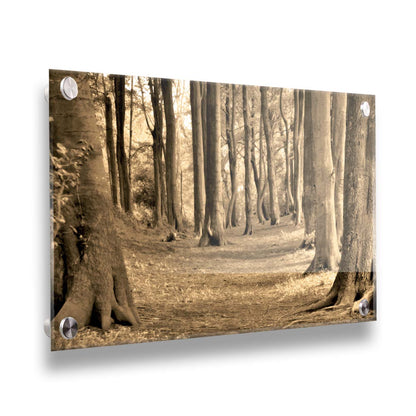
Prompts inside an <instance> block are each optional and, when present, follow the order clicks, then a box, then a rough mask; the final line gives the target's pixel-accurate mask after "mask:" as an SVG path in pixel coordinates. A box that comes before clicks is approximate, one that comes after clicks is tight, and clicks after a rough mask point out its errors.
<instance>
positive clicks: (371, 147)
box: [307, 94, 375, 312]
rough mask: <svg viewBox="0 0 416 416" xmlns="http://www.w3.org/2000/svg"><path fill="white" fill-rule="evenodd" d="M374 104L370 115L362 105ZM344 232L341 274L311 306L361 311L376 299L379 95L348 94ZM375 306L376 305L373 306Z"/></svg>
mask: <svg viewBox="0 0 416 416" xmlns="http://www.w3.org/2000/svg"><path fill="white" fill-rule="evenodd" d="M364 101H367V102H368V103H369V104H370V111H371V112H370V116H369V117H368V118H367V117H365V116H363V115H362V114H361V110H360V105H361V103H362V102H364ZM345 162H346V163H345V174H344V179H345V182H344V183H345V186H344V235H343V245H342V256H341V263H340V267H339V271H338V274H337V276H336V278H335V281H334V284H333V286H332V288H331V290H330V291H329V293H328V295H327V297H326V298H325V299H323V300H321V301H318V302H316V303H314V304H313V305H311V306H310V307H308V309H307V310H315V309H319V308H324V307H327V306H331V305H340V306H345V307H347V308H350V307H351V308H352V311H353V312H357V311H358V310H359V304H360V301H361V300H362V299H366V300H367V301H368V302H370V305H371V303H372V300H373V294H374V284H375V250H374V243H375V235H374V234H375V232H374V231H375V230H374V210H375V206H374V204H375V97H374V96H369V95H367V96H365V95H357V94H348V98H347V127H346V142H345ZM373 309H374V307H373Z"/></svg>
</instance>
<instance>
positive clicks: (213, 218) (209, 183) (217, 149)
mask: <svg viewBox="0 0 416 416" xmlns="http://www.w3.org/2000/svg"><path fill="white" fill-rule="evenodd" d="M220 107H221V103H220V85H219V84H217V83H207V84H206V127H207V132H206V153H205V163H206V171H205V173H206V176H205V184H206V200H207V204H206V209H205V220H204V229H203V232H202V236H201V239H200V241H199V245H200V246H206V245H215V246H222V245H224V244H225V238H224V226H223V221H224V213H223V207H222V182H221V113H220Z"/></svg>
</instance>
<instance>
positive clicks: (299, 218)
mask: <svg viewBox="0 0 416 416" xmlns="http://www.w3.org/2000/svg"><path fill="white" fill-rule="evenodd" d="M294 96H295V97H294V98H295V120H294V128H295V131H294V135H293V150H294V152H293V153H294V166H295V168H294V172H293V177H294V188H295V192H294V196H295V199H294V201H295V225H300V224H302V222H303V210H302V196H303V136H304V131H303V118H304V91H303V90H294Z"/></svg>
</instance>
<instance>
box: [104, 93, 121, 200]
mask: <svg viewBox="0 0 416 416" xmlns="http://www.w3.org/2000/svg"><path fill="white" fill-rule="evenodd" d="M104 106H105V143H106V151H107V162H108V176H109V178H110V189H111V199H112V201H113V204H114V206H117V200H118V198H117V165H116V154H115V150H114V138H113V109H112V104H111V98H110V96H109V95H108V94H107V93H105V96H104Z"/></svg>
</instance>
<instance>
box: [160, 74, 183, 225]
mask: <svg viewBox="0 0 416 416" xmlns="http://www.w3.org/2000/svg"><path fill="white" fill-rule="evenodd" d="M162 94H163V101H164V103H165V120H166V156H165V157H166V187H167V200H168V222H169V224H171V225H173V226H174V227H175V229H176V230H178V231H182V228H183V226H182V212H181V205H180V204H181V203H180V194H179V191H178V149H177V135H176V121H175V112H174V108H173V98H172V80H171V79H162Z"/></svg>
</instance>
